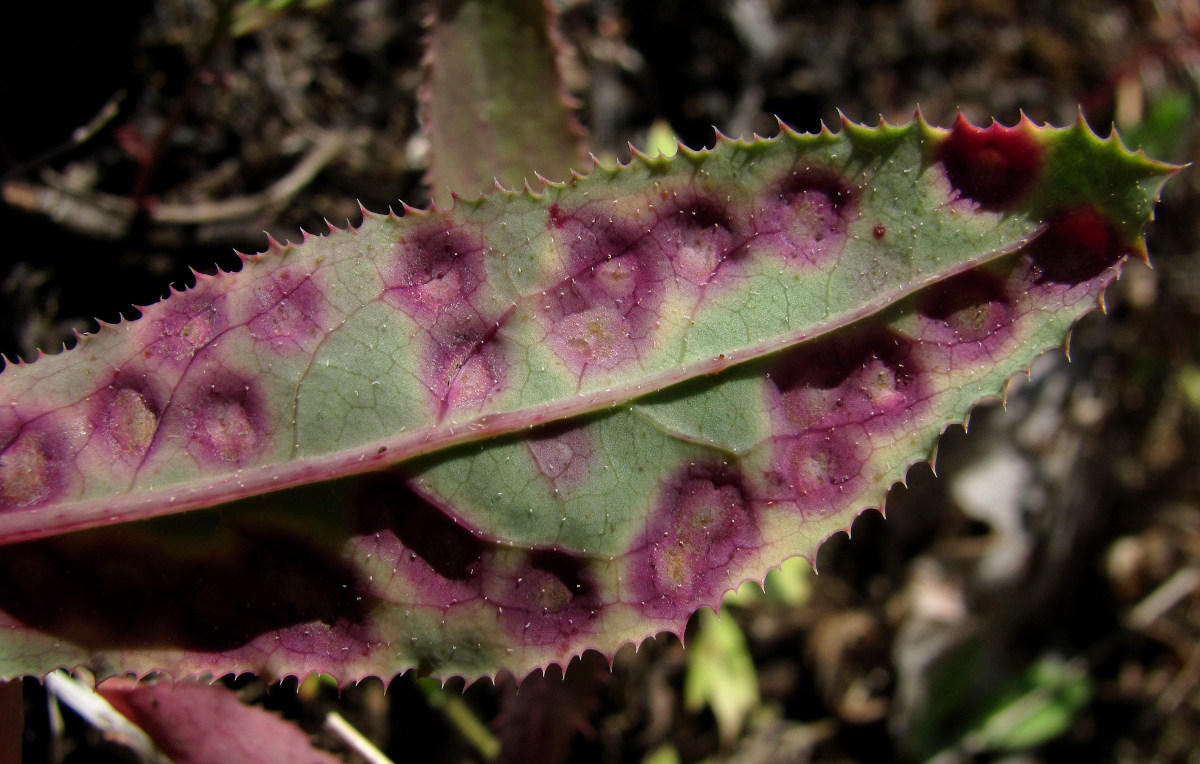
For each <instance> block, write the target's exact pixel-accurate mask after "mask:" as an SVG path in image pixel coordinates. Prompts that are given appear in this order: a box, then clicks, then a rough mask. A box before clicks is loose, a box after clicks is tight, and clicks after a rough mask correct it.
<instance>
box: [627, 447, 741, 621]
mask: <svg viewBox="0 0 1200 764" xmlns="http://www.w3.org/2000/svg"><path fill="white" fill-rule="evenodd" d="M757 534H758V529H757V524H756V522H755V518H754V507H753V504H752V501H751V497H750V496H749V495H748V491H747V489H746V487H745V485H744V481H743V480H742V478H741V476H740V475H739V474H737V472H736V471H735V470H734V469H733V468H732V467H730V466H728V465H725V464H693V465H691V466H688V467H686V468H684V469H683V470H682V471H681V472H680V473H679V474H678V475H676V476H675V477H674V478H673V479H672V480H670V481H669V482H668V483H667V484H666V486H664V489H663V492H662V494H661V496H660V499H659V504H658V507H657V509H656V510H655V512H654V515H653V516H652V517H651V519H650V521H649V523H648V524H647V526H646V535H645V537H644V541H643V542H642V546H641V549H640V551H638V552H636V553H635V554H636V558H635V562H634V563H633V565H632V566H631V569H630V574H629V581H628V584H629V585H630V586H631V587H632V590H631V594H632V596H633V597H635V598H636V600H637V601H638V602H641V603H643V604H644V605H645V608H646V610H647V611H648V612H649V613H650V614H651V615H653V616H655V617H674V616H682V615H686V614H687V613H690V612H691V611H693V610H695V609H696V608H697V607H699V606H700V605H705V604H707V605H715V604H716V603H715V597H717V596H719V595H720V594H721V593H723V592H724V591H725V590H726V589H728V588H731V587H732V586H733V584H735V583H736V582H735V581H730V580H729V578H728V569H729V567H730V566H731V565H734V564H736V562H737V560H738V558H739V556H740V555H741V553H742V552H743V550H748V549H750V548H752V547H754V546H756V545H757V544H758V543H759V539H758V536H757Z"/></svg>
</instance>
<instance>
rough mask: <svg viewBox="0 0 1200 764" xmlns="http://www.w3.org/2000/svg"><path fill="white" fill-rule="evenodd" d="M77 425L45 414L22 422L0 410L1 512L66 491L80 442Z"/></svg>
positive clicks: (30, 505)
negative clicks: (74, 436)
mask: <svg viewBox="0 0 1200 764" xmlns="http://www.w3.org/2000/svg"><path fill="white" fill-rule="evenodd" d="M79 430H80V428H79V427H78V426H74V427H72V426H71V423H70V422H67V421H64V417H59V416H55V415H54V414H48V415H45V416H43V417H39V418H37V419H35V420H32V421H28V422H22V421H21V419H20V417H19V416H18V415H17V414H16V412H14V411H12V410H9V409H5V410H3V412H2V413H0V511H3V510H7V509H18V508H21V507H35V506H38V505H40V504H45V503H47V502H49V501H51V500H53V499H55V498H57V497H58V496H61V495H62V494H64V493H66V491H67V489H68V482H70V479H71V475H72V472H73V470H74V468H73V465H72V459H74V457H75V454H76V453H77V452H78V449H79V446H80V445H81V444H80V443H76V442H75V440H74V439H73V438H72V435H79V434H80V433H79Z"/></svg>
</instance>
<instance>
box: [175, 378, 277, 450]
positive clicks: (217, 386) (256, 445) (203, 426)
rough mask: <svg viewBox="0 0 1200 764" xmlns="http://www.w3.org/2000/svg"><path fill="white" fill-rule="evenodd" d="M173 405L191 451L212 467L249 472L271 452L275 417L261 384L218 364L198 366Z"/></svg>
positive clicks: (178, 425) (177, 420)
mask: <svg viewBox="0 0 1200 764" xmlns="http://www.w3.org/2000/svg"><path fill="white" fill-rule="evenodd" d="M193 372H195V373H192V374H189V376H188V378H186V379H185V385H187V386H186V387H184V388H183V390H182V391H181V392H180V393H179V394H178V395H177V397H176V400H175V401H174V402H173V404H172V408H173V410H174V411H175V412H176V418H175V420H174V421H175V422H176V424H173V425H172V426H173V427H182V428H183V429H184V430H185V431H186V433H187V437H188V443H187V450H188V453H190V454H191V455H192V456H193V457H195V458H196V459H197V460H198V461H199V462H201V463H202V464H206V465H216V466H237V467H245V466H248V465H250V464H252V463H253V462H254V460H255V459H256V458H257V457H258V456H259V455H260V454H261V453H263V451H264V450H265V449H266V447H267V445H268V439H269V432H268V429H269V423H270V414H269V412H268V411H267V403H266V401H265V400H264V396H263V395H262V393H260V392H259V388H258V383H257V382H256V381H255V380H253V379H249V378H245V377H242V376H241V375H238V374H235V373H233V372H230V371H228V370H226V369H224V368H221V367H220V366H218V365H216V364H211V365H209V366H208V367H207V368H200V367H196V368H194V369H193Z"/></svg>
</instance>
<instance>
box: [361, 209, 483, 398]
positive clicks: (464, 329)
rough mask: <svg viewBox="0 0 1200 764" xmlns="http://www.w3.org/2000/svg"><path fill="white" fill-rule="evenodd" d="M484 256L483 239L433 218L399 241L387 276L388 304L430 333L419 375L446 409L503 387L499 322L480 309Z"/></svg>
mask: <svg viewBox="0 0 1200 764" xmlns="http://www.w3.org/2000/svg"><path fill="white" fill-rule="evenodd" d="M483 259H484V247H483V243H482V241H481V240H479V239H478V237H475V236H471V235H469V234H468V233H467V232H465V231H463V230H462V229H459V228H446V227H444V221H441V220H440V219H438V218H434V219H431V220H430V221H428V222H427V223H425V224H424V225H422V226H420V227H419V228H418V229H417V230H416V231H415V232H414V233H413V234H411V235H410V236H408V237H407V238H406V239H405V240H404V241H403V242H401V243H400V245H399V246H398V248H397V250H396V254H395V256H394V257H393V259H392V262H391V263H389V264H388V266H387V270H385V273H384V286H385V289H386V291H385V292H384V299H385V300H386V301H387V302H388V303H390V304H392V305H394V306H395V307H397V308H399V309H400V310H402V311H404V312H405V313H406V314H408V315H409V316H410V317H412V319H413V320H414V321H416V322H417V324H418V325H420V326H422V327H425V328H426V329H427V331H428V334H429V336H428V340H427V341H426V342H424V343H423V344H424V347H423V348H422V363H421V364H420V365H419V370H420V374H421V377H422V378H423V379H424V381H425V385H426V386H427V387H428V388H429V391H430V395H431V397H432V398H433V400H434V401H435V402H436V404H437V405H438V406H440V408H441V410H442V411H443V412H444V411H446V410H447V409H454V408H458V407H461V406H467V405H474V404H478V403H480V402H482V401H484V400H485V399H486V398H487V397H488V396H489V395H490V394H491V393H492V392H493V391H494V390H495V389H496V388H497V386H499V385H500V384H501V383H502V382H503V375H504V354H503V347H502V344H501V343H500V341H499V339H498V338H497V336H496V333H497V330H498V328H499V326H498V324H499V321H500V319H499V317H491V318H488V317H486V316H484V315H483V313H482V312H481V311H480V309H479V308H478V307H477V306H476V303H477V302H478V292H479V290H481V289H482V288H483V287H484V281H485V278H486V274H485V269H484V260H483Z"/></svg>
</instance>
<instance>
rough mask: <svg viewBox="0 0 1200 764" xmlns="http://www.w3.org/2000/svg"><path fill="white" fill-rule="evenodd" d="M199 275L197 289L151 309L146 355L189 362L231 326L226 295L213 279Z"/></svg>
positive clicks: (177, 361) (149, 311) (149, 310)
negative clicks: (219, 289) (220, 290)
mask: <svg viewBox="0 0 1200 764" xmlns="http://www.w3.org/2000/svg"><path fill="white" fill-rule="evenodd" d="M197 278H198V281H197V284H196V286H195V288H193V289H191V290H189V291H187V292H185V293H183V294H182V295H177V296H175V297H173V298H172V299H171V300H169V301H167V302H161V303H159V304H158V305H154V306H152V307H151V308H149V309H148V313H149V315H151V316H153V320H152V322H151V324H150V327H151V336H150V339H149V341H148V342H147V343H146V347H147V349H146V353H145V355H146V357H147V358H151V357H158V358H162V359H164V360H167V361H174V362H176V363H181V362H185V361H188V360H190V359H191V358H192V357H193V356H195V355H196V353H197V352H199V351H200V350H201V349H202V348H204V347H205V346H206V345H208V343H210V342H212V341H213V339H214V338H215V337H216V336H217V335H218V334H220V333H221V332H222V331H224V330H225V329H226V328H228V326H229V319H228V316H227V315H226V308H225V297H224V295H222V294H221V293H220V292H219V291H218V287H217V286H216V285H215V284H214V283H213V282H212V281H211V280H208V279H206V278H203V277H197Z"/></svg>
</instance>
